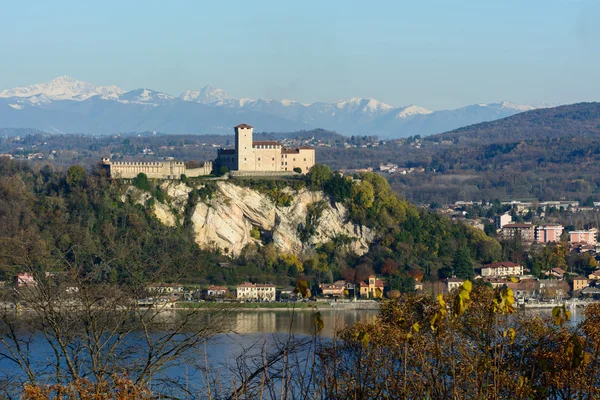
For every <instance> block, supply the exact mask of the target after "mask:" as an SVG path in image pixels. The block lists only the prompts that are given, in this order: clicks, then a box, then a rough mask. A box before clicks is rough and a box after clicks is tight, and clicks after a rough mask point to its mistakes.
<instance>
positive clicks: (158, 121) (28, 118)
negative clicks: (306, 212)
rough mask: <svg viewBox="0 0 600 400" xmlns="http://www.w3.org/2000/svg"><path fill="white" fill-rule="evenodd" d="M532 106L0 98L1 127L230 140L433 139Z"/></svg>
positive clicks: (61, 84)
mask: <svg viewBox="0 0 600 400" xmlns="http://www.w3.org/2000/svg"><path fill="white" fill-rule="evenodd" d="M535 108H537V107H535V106H529V105H517V104H513V103H511V102H508V101H503V102H498V103H489V104H475V105H470V106H466V107H462V108H458V109H455V110H442V111H432V110H428V109H426V108H423V107H419V106H416V105H410V106H404V107H395V106H391V105H388V104H385V103H382V102H380V101H377V100H375V99H372V98H351V99H348V100H343V101H338V102H334V103H324V102H317V103H312V104H305V103H300V102H297V101H294V100H266V99H257V100H254V99H248V98H241V99H238V98H234V97H233V96H230V95H228V94H227V93H226V92H225V91H223V90H222V89H219V88H217V87H215V86H213V85H208V86H206V87H204V88H202V89H200V90H191V89H190V90H186V91H185V92H183V93H182V94H181V95H179V96H173V95H170V94H167V93H162V92H158V91H155V90H151V89H136V90H131V91H125V90H122V89H120V88H119V87H117V86H114V85H113V86H95V85H93V84H91V83H88V82H83V81H79V80H76V79H74V78H71V77H68V76H61V77H58V78H56V79H54V80H52V81H50V82H47V83H41V84H36V85H30V86H26V87H19V88H13V89H7V90H3V91H0V127H7V128H34V129H40V130H44V131H48V132H55V133H89V134H112V133H117V132H138V131H150V130H154V131H159V132H163V133H174V134H175V133H178V134H184V133H188V134H213V133H231V129H232V127H233V126H235V125H237V124H239V123H240V122H246V123H249V124H251V125H254V126H255V127H256V129H257V130H258V131H269V132H286V131H296V130H301V129H313V128H324V129H329V130H335V131H337V132H339V133H342V134H345V135H378V136H380V137H390V138H398V137H407V136H412V135H423V136H424V135H431V134H435V133H440V132H446V131H449V130H452V129H456V128H459V127H463V126H467V125H471V124H475V123H479V122H484V121H493V120H497V119H500V118H504V117H508V116H511V115H514V114H517V113H520V112H523V111H529V110H533V109H535Z"/></svg>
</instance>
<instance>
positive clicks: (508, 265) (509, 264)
mask: <svg viewBox="0 0 600 400" xmlns="http://www.w3.org/2000/svg"><path fill="white" fill-rule="evenodd" d="M518 266H519V264H517V263H514V262H510V261H498V262H494V263H491V264H486V265H484V266H482V267H481V268H494V269H495V268H511V267H518Z"/></svg>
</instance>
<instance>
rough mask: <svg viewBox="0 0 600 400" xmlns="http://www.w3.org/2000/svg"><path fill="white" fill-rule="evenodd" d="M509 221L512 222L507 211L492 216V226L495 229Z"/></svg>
mask: <svg viewBox="0 0 600 400" xmlns="http://www.w3.org/2000/svg"><path fill="white" fill-rule="evenodd" d="M511 222H512V217H511V216H510V214H508V213H506V214H502V215H496V216H495V217H494V226H495V227H496V229H502V228H503V227H504V225H508V224H510V223H511Z"/></svg>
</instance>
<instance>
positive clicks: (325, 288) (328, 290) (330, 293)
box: [319, 281, 346, 297]
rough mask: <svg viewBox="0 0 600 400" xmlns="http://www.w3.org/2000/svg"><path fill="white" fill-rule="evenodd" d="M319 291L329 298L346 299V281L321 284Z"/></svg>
mask: <svg viewBox="0 0 600 400" xmlns="http://www.w3.org/2000/svg"><path fill="white" fill-rule="evenodd" d="M319 289H321V292H322V293H323V296H327V297H344V290H346V281H336V282H333V283H321V284H320V285H319Z"/></svg>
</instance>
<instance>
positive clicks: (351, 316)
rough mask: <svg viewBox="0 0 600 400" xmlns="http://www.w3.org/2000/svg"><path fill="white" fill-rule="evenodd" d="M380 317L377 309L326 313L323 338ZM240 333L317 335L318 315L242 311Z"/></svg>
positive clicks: (234, 317) (236, 321) (236, 317)
mask: <svg viewBox="0 0 600 400" xmlns="http://www.w3.org/2000/svg"><path fill="white" fill-rule="evenodd" d="M376 316H377V311H375V310H343V311H340V310H324V311H321V319H322V320H323V323H324V327H323V329H322V330H321V332H320V335H321V336H324V337H333V336H334V334H335V332H336V331H337V330H339V329H341V328H343V327H345V326H350V325H353V324H355V323H356V322H359V321H362V322H370V321H372V320H373V319H374V318H375V317H376ZM232 320H233V321H234V324H235V325H234V326H232V327H231V328H232V329H233V330H234V331H235V332H236V333H238V334H240V335H244V334H251V333H286V332H290V331H291V332H293V333H295V334H304V335H311V334H312V333H313V329H314V325H313V320H314V312H313V311H310V310H299V311H298V310H296V311H294V310H289V311H254V312H249V311H239V312H234V315H232Z"/></svg>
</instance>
